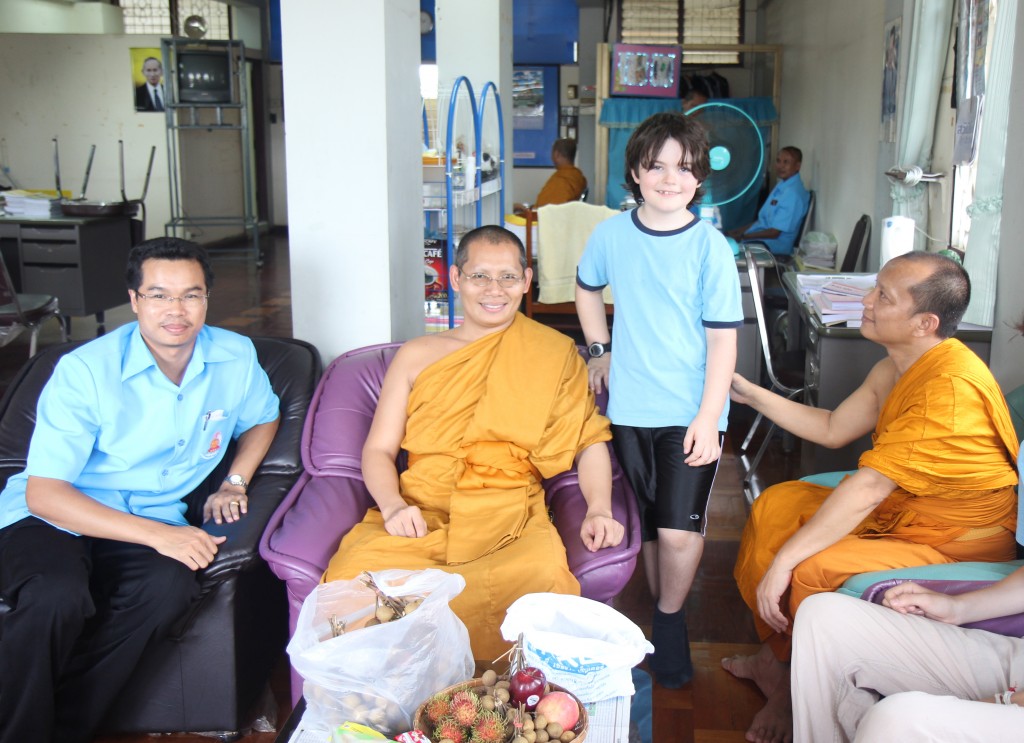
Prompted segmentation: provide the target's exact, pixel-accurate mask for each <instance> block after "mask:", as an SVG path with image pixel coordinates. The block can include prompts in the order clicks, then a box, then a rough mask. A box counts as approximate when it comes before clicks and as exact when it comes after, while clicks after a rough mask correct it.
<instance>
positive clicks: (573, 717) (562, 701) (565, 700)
mask: <svg viewBox="0 0 1024 743" xmlns="http://www.w3.org/2000/svg"><path fill="white" fill-rule="evenodd" d="M537 714H538V715H544V717H546V718H547V720H548V722H557V723H558V724H559V725H561V726H562V729H563V730H572V729H573V728H574V727H576V723H577V721H578V720H579V719H580V707H579V705H578V704H577V703H576V700H575V699H574V698H573V697H572V695H571V694H566V693H565V692H564V691H551V692H548V693H547V694H545V695H544V696H543V697H542V698H541V700H540V701H539V702H538V703H537Z"/></svg>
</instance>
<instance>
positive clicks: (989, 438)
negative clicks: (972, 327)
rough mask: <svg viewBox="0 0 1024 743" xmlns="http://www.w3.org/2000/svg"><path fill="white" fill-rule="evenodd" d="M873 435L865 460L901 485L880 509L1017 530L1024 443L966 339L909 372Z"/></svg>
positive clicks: (939, 349)
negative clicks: (1017, 488)
mask: <svg viewBox="0 0 1024 743" xmlns="http://www.w3.org/2000/svg"><path fill="white" fill-rule="evenodd" d="M872 438H873V442H874V446H873V448H872V449H871V450H870V451H868V452H865V453H864V454H863V455H861V458H860V466H861V467H870V468H871V469H874V470H877V471H878V472H880V473H882V474H883V475H885V476H886V477H888V478H889V479H891V480H893V481H894V482H895V483H896V484H897V485H898V486H899V488H898V490H897V491H895V492H894V493H893V495H892V496H890V498H889V499H887V501H886V503H885V504H883V506H884V507H883V508H881V509H880V511H882V512H884V511H888V512H889V513H890V514H892V513H894V512H895V511H898V510H902V509H904V508H906V509H910V510H912V511H915V512H917V513H918V514H921V515H925V516H930V517H934V518H935V519H936V520H938V521H940V522H942V523H946V524H950V525H956V526H960V527H966V528H976V527H982V526H992V525H995V524H998V525H1001V526H1004V527H1006V528H1007V529H1010V530H1011V531H1013V529H1014V528H1015V524H1016V496H1015V495H1014V493H1013V486H1014V485H1015V484H1016V483H1017V470H1016V465H1015V463H1016V459H1017V449H1018V442H1017V436H1016V433H1015V432H1014V428H1013V423H1012V421H1011V419H1010V412H1009V409H1008V408H1007V406H1006V400H1005V399H1004V398H1003V394H1002V391H1001V390H1000V389H999V385H998V384H997V383H996V380H995V378H994V377H993V376H992V373H991V372H990V371H989V369H988V367H987V366H986V365H985V364H984V362H982V360H981V359H980V358H978V356H977V355H976V354H975V353H974V352H973V351H971V350H970V349H969V348H967V347H966V346H965V345H964V344H963V343H961V342H960V341H958V340H956V339H954V338H950V339H947V340H945V341H943V342H942V343H940V344H938V345H937V346H935V347H934V348H932V349H930V350H929V351H928V352H926V353H925V354H924V355H923V356H921V358H920V359H918V360H917V361H916V362H915V363H914V364H913V366H911V367H910V369H908V370H907V371H906V373H905V374H904V375H903V376H902V377H901V378H900V380H899V381H898V382H897V384H896V386H895V387H894V388H893V390H892V392H891V393H890V394H889V397H888V399H887V400H886V401H885V405H884V407H883V409H882V412H881V414H880V415H879V418H878V425H877V427H876V429H875V432H874V434H873V436H872ZM878 515H879V516H882V513H879V514H878ZM881 530H882V531H887V529H885V528H882V529H881ZM868 531H873V529H871V528H868Z"/></svg>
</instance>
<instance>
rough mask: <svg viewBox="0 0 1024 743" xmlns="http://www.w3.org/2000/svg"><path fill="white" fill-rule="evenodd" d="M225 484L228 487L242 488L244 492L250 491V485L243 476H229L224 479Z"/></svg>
mask: <svg viewBox="0 0 1024 743" xmlns="http://www.w3.org/2000/svg"><path fill="white" fill-rule="evenodd" d="M224 482H226V483H227V484H228V485H234V486H235V487H236V488H242V490H248V489H249V483H247V482H246V481H245V478H244V477H242V476H241V475H228V476H227V477H225V478H224Z"/></svg>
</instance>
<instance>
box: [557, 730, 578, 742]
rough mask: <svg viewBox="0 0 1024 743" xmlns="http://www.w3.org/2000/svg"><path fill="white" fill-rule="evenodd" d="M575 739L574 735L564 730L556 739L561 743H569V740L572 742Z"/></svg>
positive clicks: (570, 731)
mask: <svg viewBox="0 0 1024 743" xmlns="http://www.w3.org/2000/svg"><path fill="white" fill-rule="evenodd" d="M575 738H576V733H574V732H573V731H572V730H566V731H565V732H564V733H562V734H561V735H560V736H559V737H558V739H559V740H560V741H562V743H569V741H571V740H573V739H575Z"/></svg>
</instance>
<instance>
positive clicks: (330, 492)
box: [260, 473, 374, 584]
mask: <svg viewBox="0 0 1024 743" xmlns="http://www.w3.org/2000/svg"><path fill="white" fill-rule="evenodd" d="M372 505H374V504H373V499H372V498H371V497H370V494H369V492H368V491H367V489H366V486H365V485H364V484H363V481H362V480H359V479H357V478H353V477H341V476H334V475H332V476H328V477H314V476H312V475H310V474H309V473H305V474H303V475H302V477H301V478H299V481H298V482H297V483H295V486H294V487H293V488H292V489H291V491H290V492H289V493H288V495H287V496H285V499H284V500H283V501H282V502H281V505H280V506H278V508H277V510H276V511H275V512H274V514H273V515H272V516H271V518H270V521H269V523H268V524H267V528H266V531H264V533H263V538H262V539H261V540H260V554H261V555H263V558H264V559H265V560H266V561H267V563H268V564H269V565H270V569H271V570H272V571H273V572H274V574H275V575H276V576H277V577H278V578H280V579H281V580H283V581H286V582H290V581H300V582H303V581H305V582H312V583H314V584H315V583H317V582H319V580H320V577H321V576H322V575H323V573H324V570H326V569H327V563H328V562H329V561H330V559H331V556H332V555H333V554H334V552H335V551H336V550H337V549H338V544H339V543H340V542H341V538H342V537H343V536H345V535H346V534H347V533H348V532H349V530H350V529H351V528H352V527H353V526H354V525H355V524H357V523H359V522H360V521H362V519H363V516H365V515H366V511H367V510H368V509H369V508H370V507H371V506H372Z"/></svg>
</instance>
